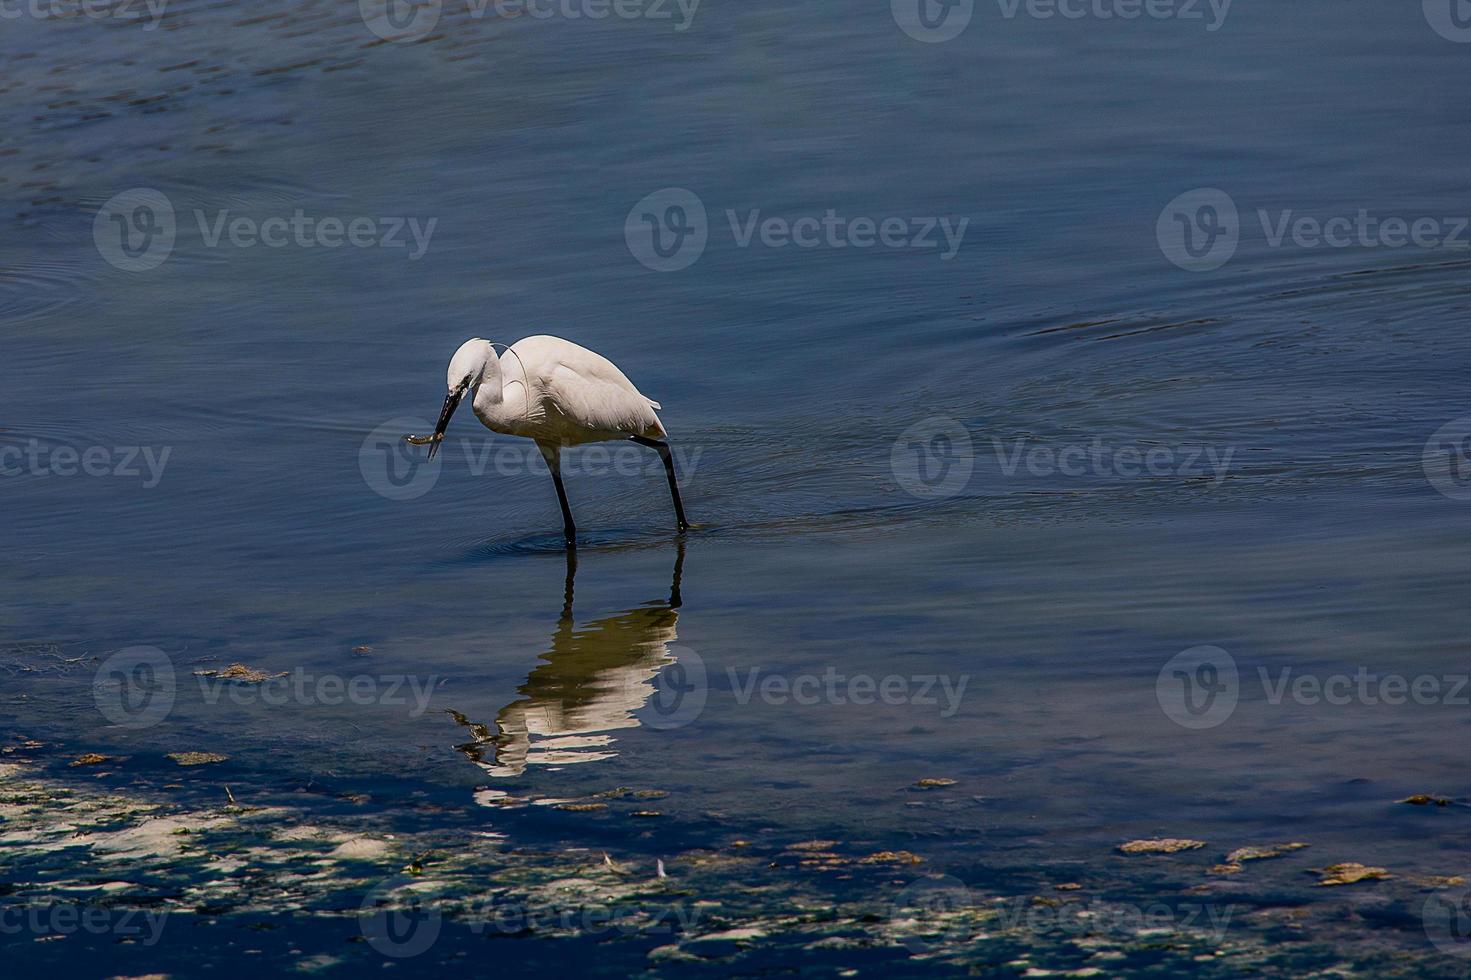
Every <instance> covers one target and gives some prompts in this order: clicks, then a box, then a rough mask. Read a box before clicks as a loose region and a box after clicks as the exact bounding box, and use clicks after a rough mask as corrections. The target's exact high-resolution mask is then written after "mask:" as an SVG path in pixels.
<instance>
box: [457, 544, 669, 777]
mask: <svg viewBox="0 0 1471 980" xmlns="http://www.w3.org/2000/svg"><path fill="white" fill-rule="evenodd" d="M683 566H684V543H683V542H680V544H679V550H678V551H677V553H676V556H675V560H674V580H673V582H672V584H671V585H670V588H669V599H668V600H667V601H664V600H658V601H655V602H650V603H647V604H645V605H643V606H639V607H638V608H636V609H630V610H629V611H627V612H625V613H619V614H618V615H616V616H608V617H606V618H604V619H598V620H594V621H592V622H590V623H587V624H586V625H584V626H583V627H582V628H580V629H579V628H577V627H576V626H575V624H574V622H573V619H572V590H573V582H574V579H575V578H576V576H577V553H576V552H575V551H571V550H569V551H568V552H567V585H566V590H565V593H564V598H563V602H562V615H561V618H560V619H559V620H558V622H557V630H556V632H555V633H553V634H552V648H551V649H550V650H549V651H547V652H546V653H544V654H542V658H541V659H542V660H543V663H541V664H540V665H539V666H537V667H536V668H535V669H534V670H532V671H531V673H530V674H529V675H527V678H526V683H524V684H522V685H521V686H520V688H518V689H517V692H518V694H519V695H520V696H519V697H518V698H517V699H516V700H515V701H512V702H511V703H510V704H508V705H506V706H505V707H504V708H502V709H501V710H500V712H499V713H498V714H497V715H496V718H495V730H494V731H492V730H491V727H490V726H489V725H485V724H477V723H475V722H472V721H470V719H468V718H467V717H465V716H464V715H463V714H461V713H460V712H458V711H451V712H450V714H451V715H453V716H454V719H455V721H457V722H459V723H460V724H461V725H464V726H465V727H466V728H468V729H469V730H470V732H471V734H472V735H473V736H474V738H473V740H472V741H469V742H466V743H464V744H463V745H457V746H455V748H456V749H457V750H458V751H460V752H462V753H464V754H465V755H466V756H468V757H469V758H470V760H471V761H472V762H474V763H475V764H476V765H478V766H480V767H481V768H482V769H484V770H485V771H486V772H488V773H490V775H492V776H496V777H508V776H519V775H521V774H522V773H524V772H525V771H526V767H527V766H536V765H540V766H566V765H573V764H575V763H580V762H596V761H598V760H600V759H607V758H611V757H612V756H614V755H616V754H617V753H616V752H615V751H614V750H613V735H612V734H610V733H611V732H616V731H618V730H619V729H624V728H637V727H639V720H638V719H637V718H636V717H634V712H636V711H638V710H639V709H640V708H642V707H643V706H644V704H645V703H646V702H647V701H648V700H649V698H650V696H652V695H653V694H654V693H655V686H654V679H655V677H656V676H657V675H658V673H659V672H660V670H662V669H663V668H664V667H666V666H668V665H669V664H672V663H674V660H675V658H674V656H673V654H671V653H670V650H669V644H671V643H673V642H674V641H675V639H676V638H677V634H676V632H675V624H676V623H677V622H678V621H679V613H678V611H677V610H678V609H679V606H680V594H679V577H680V573H681V570H682V568H683Z"/></svg>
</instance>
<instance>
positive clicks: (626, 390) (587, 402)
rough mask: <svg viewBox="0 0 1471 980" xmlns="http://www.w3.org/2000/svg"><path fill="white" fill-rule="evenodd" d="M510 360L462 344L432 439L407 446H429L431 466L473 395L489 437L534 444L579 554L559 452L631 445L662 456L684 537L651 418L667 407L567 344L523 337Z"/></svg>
mask: <svg viewBox="0 0 1471 980" xmlns="http://www.w3.org/2000/svg"><path fill="white" fill-rule="evenodd" d="M506 354H507V355H508V356H506V357H505V358H502V357H500V356H498V355H497V354H496V352H495V348H494V347H493V346H492V345H491V343H490V342H489V341H486V340H481V339H480V338H479V337H476V338H474V339H472V340H467V341H465V342H464V343H463V344H461V345H460V349H459V350H457V351H455V356H454V357H452V358H450V362H449V371H448V372H447V374H446V377H445V383H446V386H447V387H448V389H449V394H448V395H446V396H445V399H444V409H443V411H441V412H440V414H439V424H438V425H436V426H435V427H434V434H433V435H430V436H409V437H408V440H409V441H410V442H411V443H413V444H414V445H418V446H422V445H428V446H429V458H430V459H433V458H434V454H435V453H436V452H438V451H439V444H440V442H442V441H443V439H444V430H445V428H446V426H448V425H449V420H450V417H451V416H452V415H454V414H455V409H456V408H458V407H459V405H460V401H461V400H462V399H463V398H464V397H465V394H466V393H467V392H468V393H469V394H470V397H471V406H472V407H473V408H474V410H475V416H476V417H477V418H478V419H480V421H481V422H482V423H483V424H484V425H485V427H486V428H487V429H490V430H491V431H492V432H501V433H504V434H506V435H510V436H524V437H525V438H527V439H532V440H534V441H535V442H536V445H537V448H539V449H540V450H541V454H542V457H543V458H544V459H545V460H546V462H547V468H548V469H550V470H551V472H552V482H553V483H555V484H556V487H557V499H558V500H559V501H560V502H561V504H562V530H563V532H564V533H565V534H566V536H567V544H568V546H569V547H576V544H577V541H576V533H577V525H576V524H574V523H573V521H572V508H571V507H569V506H568V505H567V491H566V489H565V488H564V487H563V486H562V457H561V453H562V449H563V447H565V446H576V445H581V444H582V443H586V442H604V441H607V440H611V439H628V440H631V441H633V442H636V443H638V444H639V445H640V446H648V447H649V448H650V449H653V450H655V451H657V452H658V453H659V457H660V458H661V459H662V460H663V461H664V471H665V473H666V474H668V476H669V493H670V496H672V497H673V498H674V516H675V519H676V521H677V523H678V526H679V530H680V531H681V532H683V531H685V530H686V529H688V528H689V522H688V521H686V520H685V517H684V505H683V504H682V503H681V502H680V499H679V483H678V482H677V481H676V480H675V477H674V459H673V457H672V456H671V455H670V452H669V443H668V442H666V441H665V440H666V439H667V438H668V433H666V432H665V431H664V426H663V424H662V423H661V422H660V421H659V416H657V415H655V414H654V410H655V409H658V408H661V407H662V406H660V404H659V403H658V402H656V401H653V400H652V399H649V398H645V397H644V396H643V395H642V394H640V393H639V390H638V389H637V388H635V387H634V386H633V382H631V381H629V380H628V378H627V377H626V376H625V375H624V374H623V372H622V371H620V370H618V367H617V365H615V364H614V363H613V362H612V361H610V360H608V359H607V358H606V357H604V356H602V355H601V354H598V353H595V352H593V351H590V350H588V349H587V348H586V347H580V346H578V345H577V344H574V343H572V342H571V341H570V340H563V339H562V338H560V337H548V336H545V335H540V336H536V337H526V338H524V339H522V340H518V341H516V342H515V343H514V344H512V345H511V346H510V347H508V348H506ZM506 362H510V363H506ZM503 366H504V367H505V370H503Z"/></svg>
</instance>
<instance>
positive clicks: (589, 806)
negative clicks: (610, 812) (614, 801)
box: [557, 803, 608, 813]
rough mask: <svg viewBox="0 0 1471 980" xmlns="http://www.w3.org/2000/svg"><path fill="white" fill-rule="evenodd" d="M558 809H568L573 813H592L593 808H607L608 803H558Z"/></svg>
mask: <svg viewBox="0 0 1471 980" xmlns="http://www.w3.org/2000/svg"><path fill="white" fill-rule="evenodd" d="M557 809H558V810H568V811H570V812H572V813H590V812H592V811H593V810H606V809H608V804H606V803H558V804H557Z"/></svg>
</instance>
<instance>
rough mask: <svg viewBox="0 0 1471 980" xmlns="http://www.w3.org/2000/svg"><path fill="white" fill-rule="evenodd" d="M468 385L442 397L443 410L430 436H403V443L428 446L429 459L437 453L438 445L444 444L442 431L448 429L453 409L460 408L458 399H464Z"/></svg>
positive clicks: (461, 386)
mask: <svg viewBox="0 0 1471 980" xmlns="http://www.w3.org/2000/svg"><path fill="white" fill-rule="evenodd" d="M467 387H468V385H464V384H462V385H460V386H459V387H458V388H456V389H455V390H454V391H452V392H450V393H449V394H448V395H446V396H445V397H444V408H443V409H441V410H440V413H439V423H438V424H437V425H436V426H435V427H434V434H433V435H431V436H404V441H405V442H407V443H409V444H410V445H413V446H428V447H429V458H430V459H433V458H434V454H435V453H437V452H439V445H440V443H442V442H444V430H445V429H447V428H449V420H450V418H451V417H452V416H453V415H454V414H455V409H457V408H459V407H460V399H461V398H464V397H465V389H466V388H467Z"/></svg>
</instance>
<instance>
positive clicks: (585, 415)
mask: <svg viewBox="0 0 1471 980" xmlns="http://www.w3.org/2000/svg"><path fill="white" fill-rule="evenodd" d="M610 366H611V365H610ZM614 370H615V371H617V368H614ZM618 377H619V379H621V380H622V382H623V383H622V384H619V383H618V381H616V380H613V379H611V378H608V377H599V376H598V375H597V374H591V373H586V372H585V371H582V370H577V369H575V368H572V367H569V366H568V365H566V364H558V365H557V366H556V368H555V369H553V371H552V373H551V376H550V377H548V378H547V379H546V390H547V394H548V395H549V396H550V397H551V400H552V402H553V403H554V404H555V405H556V406H557V408H558V409H559V410H560V411H561V412H562V414H563V415H566V416H567V417H569V418H571V419H573V420H575V421H576V422H577V423H579V424H580V425H584V426H586V427H588V428H589V429H597V430H602V431H606V432H624V433H627V434H628V435H639V436H662V435H664V427H663V426H662V425H660V424H659V417H658V416H657V415H655V414H654V403H653V402H651V401H649V399H647V398H645V397H644V396H643V395H641V394H639V392H638V389H637V388H635V387H634V386H633V385H632V384H630V383H629V381H628V379H627V378H624V377H623V375H622V373H621V372H619V375H618Z"/></svg>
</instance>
